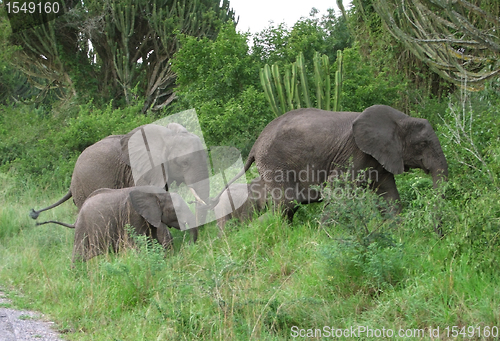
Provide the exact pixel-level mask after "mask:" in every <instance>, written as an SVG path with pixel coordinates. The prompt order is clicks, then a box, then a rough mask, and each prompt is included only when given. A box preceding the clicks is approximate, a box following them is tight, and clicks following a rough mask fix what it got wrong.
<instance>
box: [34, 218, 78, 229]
mask: <svg viewBox="0 0 500 341" xmlns="http://www.w3.org/2000/svg"><path fill="white" fill-rule="evenodd" d="M45 224H58V225H62V226H66V227H69V228H70V229H74V228H75V225H71V224H66V223H61V222H60V221H55V220H49V221H42V222H41V223H39V222H37V223H36V226H39V225H45Z"/></svg>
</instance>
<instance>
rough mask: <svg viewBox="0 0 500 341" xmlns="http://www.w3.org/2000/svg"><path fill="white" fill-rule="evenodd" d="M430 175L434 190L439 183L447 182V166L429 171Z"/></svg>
mask: <svg viewBox="0 0 500 341" xmlns="http://www.w3.org/2000/svg"><path fill="white" fill-rule="evenodd" d="M430 173H431V175H432V182H433V187H434V188H438V187H439V184H440V183H442V182H446V181H448V165H447V164H446V163H445V164H444V165H441V166H440V167H436V168H435V169H431V170H430Z"/></svg>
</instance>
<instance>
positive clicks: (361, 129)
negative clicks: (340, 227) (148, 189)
mask: <svg viewBox="0 0 500 341" xmlns="http://www.w3.org/2000/svg"><path fill="white" fill-rule="evenodd" d="M253 162H255V163H256V166H257V169H258V171H259V174H260V175H261V177H262V178H263V179H264V181H265V184H266V188H267V191H268V192H269V193H270V196H271V197H272V198H273V202H274V204H275V205H280V207H281V209H283V211H284V213H285V214H286V215H287V216H288V218H289V219H290V220H292V219H293V215H294V213H295V210H296V208H295V205H294V200H296V201H297V202H299V203H303V204H306V203H311V202H315V201H319V200H320V196H319V193H317V191H315V190H313V189H311V188H310V186H312V185H321V184H323V183H325V182H326V181H327V179H328V177H330V176H339V175H340V176H342V174H344V175H345V172H346V171H349V174H352V172H353V171H354V174H357V171H358V170H364V169H367V168H369V169H370V171H369V172H367V173H366V174H367V178H370V179H371V180H372V181H373V182H372V183H371V188H372V189H373V190H375V191H376V193H378V194H380V195H382V196H383V197H384V198H385V199H386V200H387V201H388V202H390V203H392V204H394V206H393V209H395V210H396V212H398V211H399V210H400V206H399V204H398V203H394V201H396V200H399V199H400V197H399V192H398V190H397V188H396V183H395V180H394V175H396V174H400V173H402V172H403V171H406V170H408V169H410V168H421V169H423V170H424V171H425V172H426V173H430V174H431V175H432V178H433V181H434V187H436V186H437V185H438V182H439V181H446V180H447V177H448V164H447V162H446V158H445V156H444V154H443V151H442V149H441V145H440V144H439V140H438V137H437V136H436V133H435V132H434V130H433V129H432V127H431V125H430V124H429V122H428V121H427V120H425V119H421V118H413V117H410V116H407V115H405V114H403V113H402V112H400V111H398V110H396V109H394V108H391V107H389V106H384V105H375V106H372V107H369V108H367V109H366V110H365V111H363V112H362V113H356V112H329V111H324V110H319V109H312V108H308V109H297V110H293V111H290V112H288V113H286V114H284V115H282V116H280V117H278V118H276V119H275V120H273V121H272V122H270V123H269V124H268V125H267V126H266V127H265V128H264V130H263V131H262V133H261V134H260V136H259V137H258V139H257V140H256V142H255V144H254V145H253V147H252V150H251V151H250V154H249V156H248V159H247V162H246V164H245V167H244V170H242V172H240V173H239V174H238V175H236V177H235V178H234V179H233V180H231V181H230V182H229V184H231V183H232V182H233V181H234V180H235V179H236V178H238V177H239V176H241V175H243V173H244V172H245V171H247V170H248V169H249V168H250V166H251V164H252V163H253ZM350 162H351V163H350ZM301 171H302V173H301ZM343 172H344V173H343ZM293 174H295V175H293ZM351 177H352V176H351ZM213 202H216V199H214V200H213Z"/></svg>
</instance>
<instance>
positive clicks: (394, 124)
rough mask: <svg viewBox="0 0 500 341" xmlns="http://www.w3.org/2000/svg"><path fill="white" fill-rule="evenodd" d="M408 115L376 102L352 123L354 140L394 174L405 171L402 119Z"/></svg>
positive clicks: (360, 147)
mask: <svg viewBox="0 0 500 341" xmlns="http://www.w3.org/2000/svg"><path fill="white" fill-rule="evenodd" d="M407 118H408V116H407V115H405V114H403V113H402V112H400V111H398V110H396V109H394V108H391V107H389V106H386V105H374V106H371V107H369V108H367V109H365V111H363V112H362V113H361V114H360V115H359V116H358V118H356V119H355V120H354V122H353V123H352V130H353V135H354V141H355V142H356V145H357V146H358V147H359V149H361V150H362V151H363V152H364V153H366V154H369V155H371V156H373V157H374V158H375V159H376V160H377V161H378V162H380V164H381V165H382V166H383V167H384V168H385V169H386V170H387V171H388V172H391V173H392V174H400V173H403V171H404V163H403V141H402V139H401V136H400V128H399V127H400V125H399V123H400V122H401V121H403V120H405V119H407Z"/></svg>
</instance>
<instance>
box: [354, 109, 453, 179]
mask: <svg viewBox="0 0 500 341" xmlns="http://www.w3.org/2000/svg"><path fill="white" fill-rule="evenodd" d="M353 134H354V140H355V142H356V145H357V146H358V147H359V149H361V151H363V152H364V153H367V154H369V155H371V156H373V157H374V158H375V159H376V160H377V161H378V162H379V163H380V164H381V165H382V166H383V167H384V168H385V169H386V170H387V171H388V172H390V173H392V174H400V173H402V172H403V171H405V170H408V169H410V168H421V169H423V170H424V171H425V172H426V173H430V174H431V175H432V179H433V182H434V187H437V185H438V182H439V181H447V178H448V164H447V162H446V158H445V156H444V153H443V150H442V149H441V145H440V144H439V140H438V137H437V135H436V133H435V132H434V130H433V129H432V127H431V125H430V123H429V122H428V121H427V120H425V119H422V118H414V117H410V116H408V115H405V114H403V113H402V112H400V111H398V110H396V109H394V108H391V107H389V106H385V105H374V106H372V107H369V108H367V109H366V110H365V111H363V112H362V113H361V115H360V116H359V117H357V118H356V119H355V120H354V122H353Z"/></svg>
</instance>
